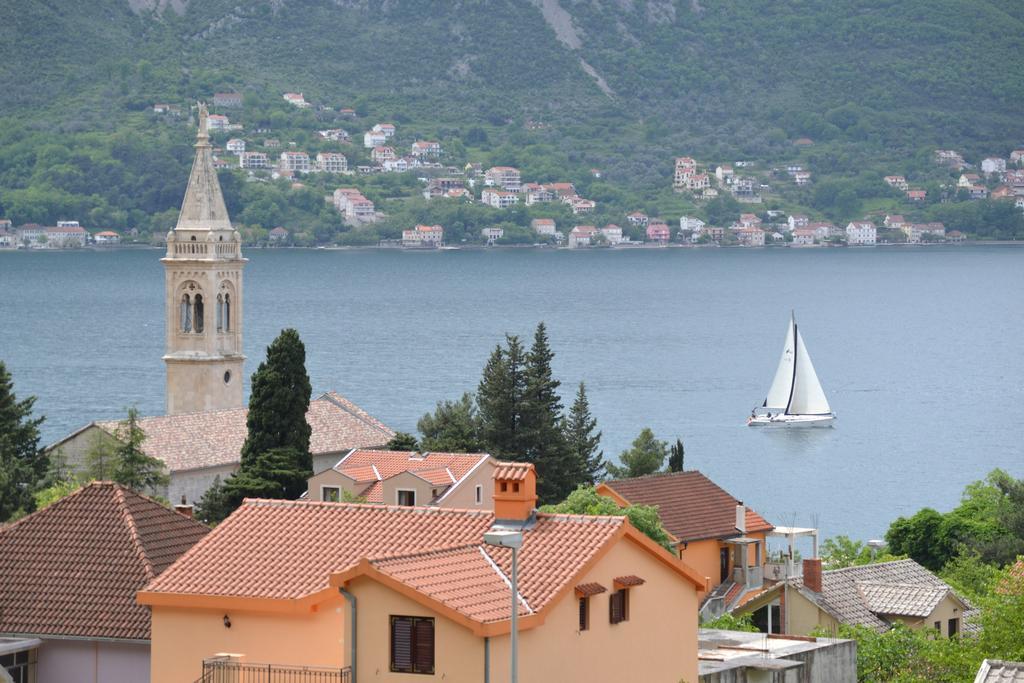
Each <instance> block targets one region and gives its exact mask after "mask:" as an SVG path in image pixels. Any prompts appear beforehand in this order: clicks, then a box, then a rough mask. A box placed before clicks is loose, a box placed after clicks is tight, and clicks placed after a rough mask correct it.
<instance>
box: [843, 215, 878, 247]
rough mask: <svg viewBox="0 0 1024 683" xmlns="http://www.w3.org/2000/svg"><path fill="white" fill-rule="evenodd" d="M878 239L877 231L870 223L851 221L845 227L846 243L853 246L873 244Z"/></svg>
mask: <svg viewBox="0 0 1024 683" xmlns="http://www.w3.org/2000/svg"><path fill="white" fill-rule="evenodd" d="M877 239H878V230H877V229H876V228H875V224H874V223H872V222H871V221H852V222H851V223H849V224H848V225H847V226H846V243H847V244H849V245H850V246H854V245H871V244H875V243H876V242H877Z"/></svg>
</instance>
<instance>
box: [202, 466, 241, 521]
mask: <svg viewBox="0 0 1024 683" xmlns="http://www.w3.org/2000/svg"><path fill="white" fill-rule="evenodd" d="M232 510H234V507H232V505H231V502H230V500H229V499H228V496H227V494H226V493H225V491H224V483H223V482H222V481H221V480H220V475H217V476H216V477H214V478H213V483H212V484H211V485H210V488H208V489H206V491H205V492H204V493H203V496H202V498H200V499H199V502H198V503H196V508H195V516H196V519H198V520H199V521H201V522H205V523H206V524H215V523H217V522H219V521H221V520H222V519H224V518H225V517H227V516H228V515H230V514H231V511H232Z"/></svg>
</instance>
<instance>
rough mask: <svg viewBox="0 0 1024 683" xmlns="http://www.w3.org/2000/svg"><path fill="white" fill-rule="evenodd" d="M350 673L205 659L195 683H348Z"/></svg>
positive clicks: (305, 667)
mask: <svg viewBox="0 0 1024 683" xmlns="http://www.w3.org/2000/svg"><path fill="white" fill-rule="evenodd" d="M351 681H352V671H351V669H349V668H348V667H345V668H340V669H339V668H328V667H320V666H283V665H279V664H256V663H253V662H237V661H233V660H230V659H221V658H215V659H207V660H205V661H204V662H203V677H202V678H200V679H199V680H198V681H196V683H351Z"/></svg>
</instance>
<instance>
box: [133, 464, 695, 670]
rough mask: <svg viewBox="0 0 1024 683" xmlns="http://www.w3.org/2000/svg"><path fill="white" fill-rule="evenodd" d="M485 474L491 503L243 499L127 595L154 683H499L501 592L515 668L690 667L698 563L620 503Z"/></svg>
mask: <svg viewBox="0 0 1024 683" xmlns="http://www.w3.org/2000/svg"><path fill="white" fill-rule="evenodd" d="M382 474H383V473H382ZM408 476H412V473H410V474H409V475H408ZM490 484H491V496H492V498H493V500H494V509H493V511H491V510H483V509H450V508H444V507H408V506H403V505H360V504H351V503H328V502H314V501H285V500H247V501H246V502H245V503H243V504H242V506H241V507H240V508H239V509H238V510H236V511H235V512H234V513H233V514H232V515H231V516H230V517H228V519H226V520H225V521H224V522H222V523H221V524H220V525H218V526H217V528H216V529H214V530H213V531H212V532H210V534H209V535H207V537H206V538H205V539H204V540H203V541H201V542H200V543H199V544H198V545H197V546H196V547H195V549H194V550H193V551H192V552H190V553H188V555H186V556H185V557H183V558H182V559H181V560H180V561H178V562H177V563H175V564H174V565H173V566H172V567H171V568H170V569H168V570H167V571H165V572H164V573H163V574H162V575H161V576H159V577H157V579H156V580H154V581H153V582H151V583H150V584H149V585H148V586H146V588H145V589H144V590H142V591H140V592H139V594H138V601H139V603H141V604H143V605H148V606H149V607H150V608H151V610H152V615H153V616H152V620H153V634H154V635H153V646H152V667H151V676H152V678H151V681H152V683H180V682H181V681H194V680H197V679H200V678H201V677H202V676H203V675H204V672H205V673H212V672H216V673H219V674H220V675H222V676H223V677H224V679H225V680H241V679H240V678H238V679H236V678H235V677H234V676H239V675H240V674H241V673H242V672H243V671H244V668H245V667H246V665H247V664H248V663H249V662H254V663H255V662H259V663H260V665H261V666H260V671H261V673H266V675H267V676H269V677H270V680H275V678H274V676H275V674H276V675H277V676H278V677H279V678H278V679H277V680H287V678H286V675H287V673H288V672H294V671H303V670H305V671H307V672H308V671H311V670H312V671H313V672H319V671H325V672H326V671H328V670H330V671H332V672H333V674H332V675H333V676H334V677H333V678H331V679H329V680H334V681H345V680H353V681H354V680H360V681H365V680H368V679H370V678H379V679H380V680H388V681H398V680H406V679H407V678H408V676H409V675H413V674H419V675H421V676H422V677H425V676H431V678H430V679H426V678H424V680H442V679H443V680H448V681H484V680H507V678H506V677H505V672H507V666H508V664H507V663H508V658H509V650H510V633H511V630H512V619H511V617H512V609H513V605H514V607H515V613H516V615H517V622H518V623H517V627H516V628H517V632H518V638H517V639H518V647H519V654H518V663H519V672H520V674H519V675H520V680H523V681H559V682H560V683H584V682H588V683H589V682H591V681H599V680H621V681H679V680H688V681H694V682H696V681H697V677H698V643H697V593H698V591H700V590H704V589H705V587H706V586H707V582H706V580H705V579H704V577H703V576H701V574H700V573H699V572H697V571H694V570H693V569H692V568H691V567H689V566H688V565H687V564H686V563H685V562H684V561H681V560H679V559H678V558H677V557H675V556H674V555H673V554H672V553H670V552H668V551H667V550H665V549H664V548H663V547H661V546H659V545H658V544H656V543H654V542H653V541H652V540H651V539H650V538H648V537H647V536H645V535H644V534H642V533H640V532H639V531H637V530H636V528H634V527H633V526H632V525H631V524H630V523H629V521H628V518H626V517H624V516H585V515H570V514H549V513H543V512H539V511H537V510H536V509H535V506H536V500H537V493H536V490H537V478H536V473H535V471H534V469H533V466H532V465H530V464H527V463H506V462H503V463H497V464H496V466H495V469H494V472H493V477H492V480H491V482H490ZM512 547H515V548H518V550H517V551H516V569H517V572H516V579H515V584H514V585H515V586H516V593H515V595H514V594H513V590H512V586H513V581H512V557H513V555H512V552H513V551H512V550H511V548H512ZM514 597H518V600H515V601H514V600H513V598H514ZM223 653H232V654H231V655H224V654H223ZM651 653H660V654H659V655H658V656H652V655H651ZM665 653H670V654H671V656H662V655H665ZM375 672H376V673H375ZM307 676H308V674H307ZM325 676H326V674H325ZM346 676H349V677H346ZM207 680H209V679H207ZM307 680H308V678H307ZM410 680H411V679H410Z"/></svg>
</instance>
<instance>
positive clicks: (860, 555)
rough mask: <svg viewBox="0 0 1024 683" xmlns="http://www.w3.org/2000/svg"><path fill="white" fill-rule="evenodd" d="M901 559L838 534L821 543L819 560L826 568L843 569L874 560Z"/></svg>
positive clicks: (888, 560) (870, 562)
mask: <svg viewBox="0 0 1024 683" xmlns="http://www.w3.org/2000/svg"><path fill="white" fill-rule="evenodd" d="M898 559H901V558H900V557H899V556H898V555H892V554H890V553H889V552H888V551H887V550H883V551H882V552H878V551H876V550H874V549H872V548H871V547H869V546H867V545H865V544H864V543H862V542H860V541H854V540H853V539H851V538H850V537H849V536H845V535H840V536H835V537H833V538H827V539H825V542H824V543H822V544H821V562H822V564H823V565H824V566H825V568H826V569H843V568H845V567H853V566H855V565H862V564H872V563H874V562H890V561H892V560H898Z"/></svg>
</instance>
